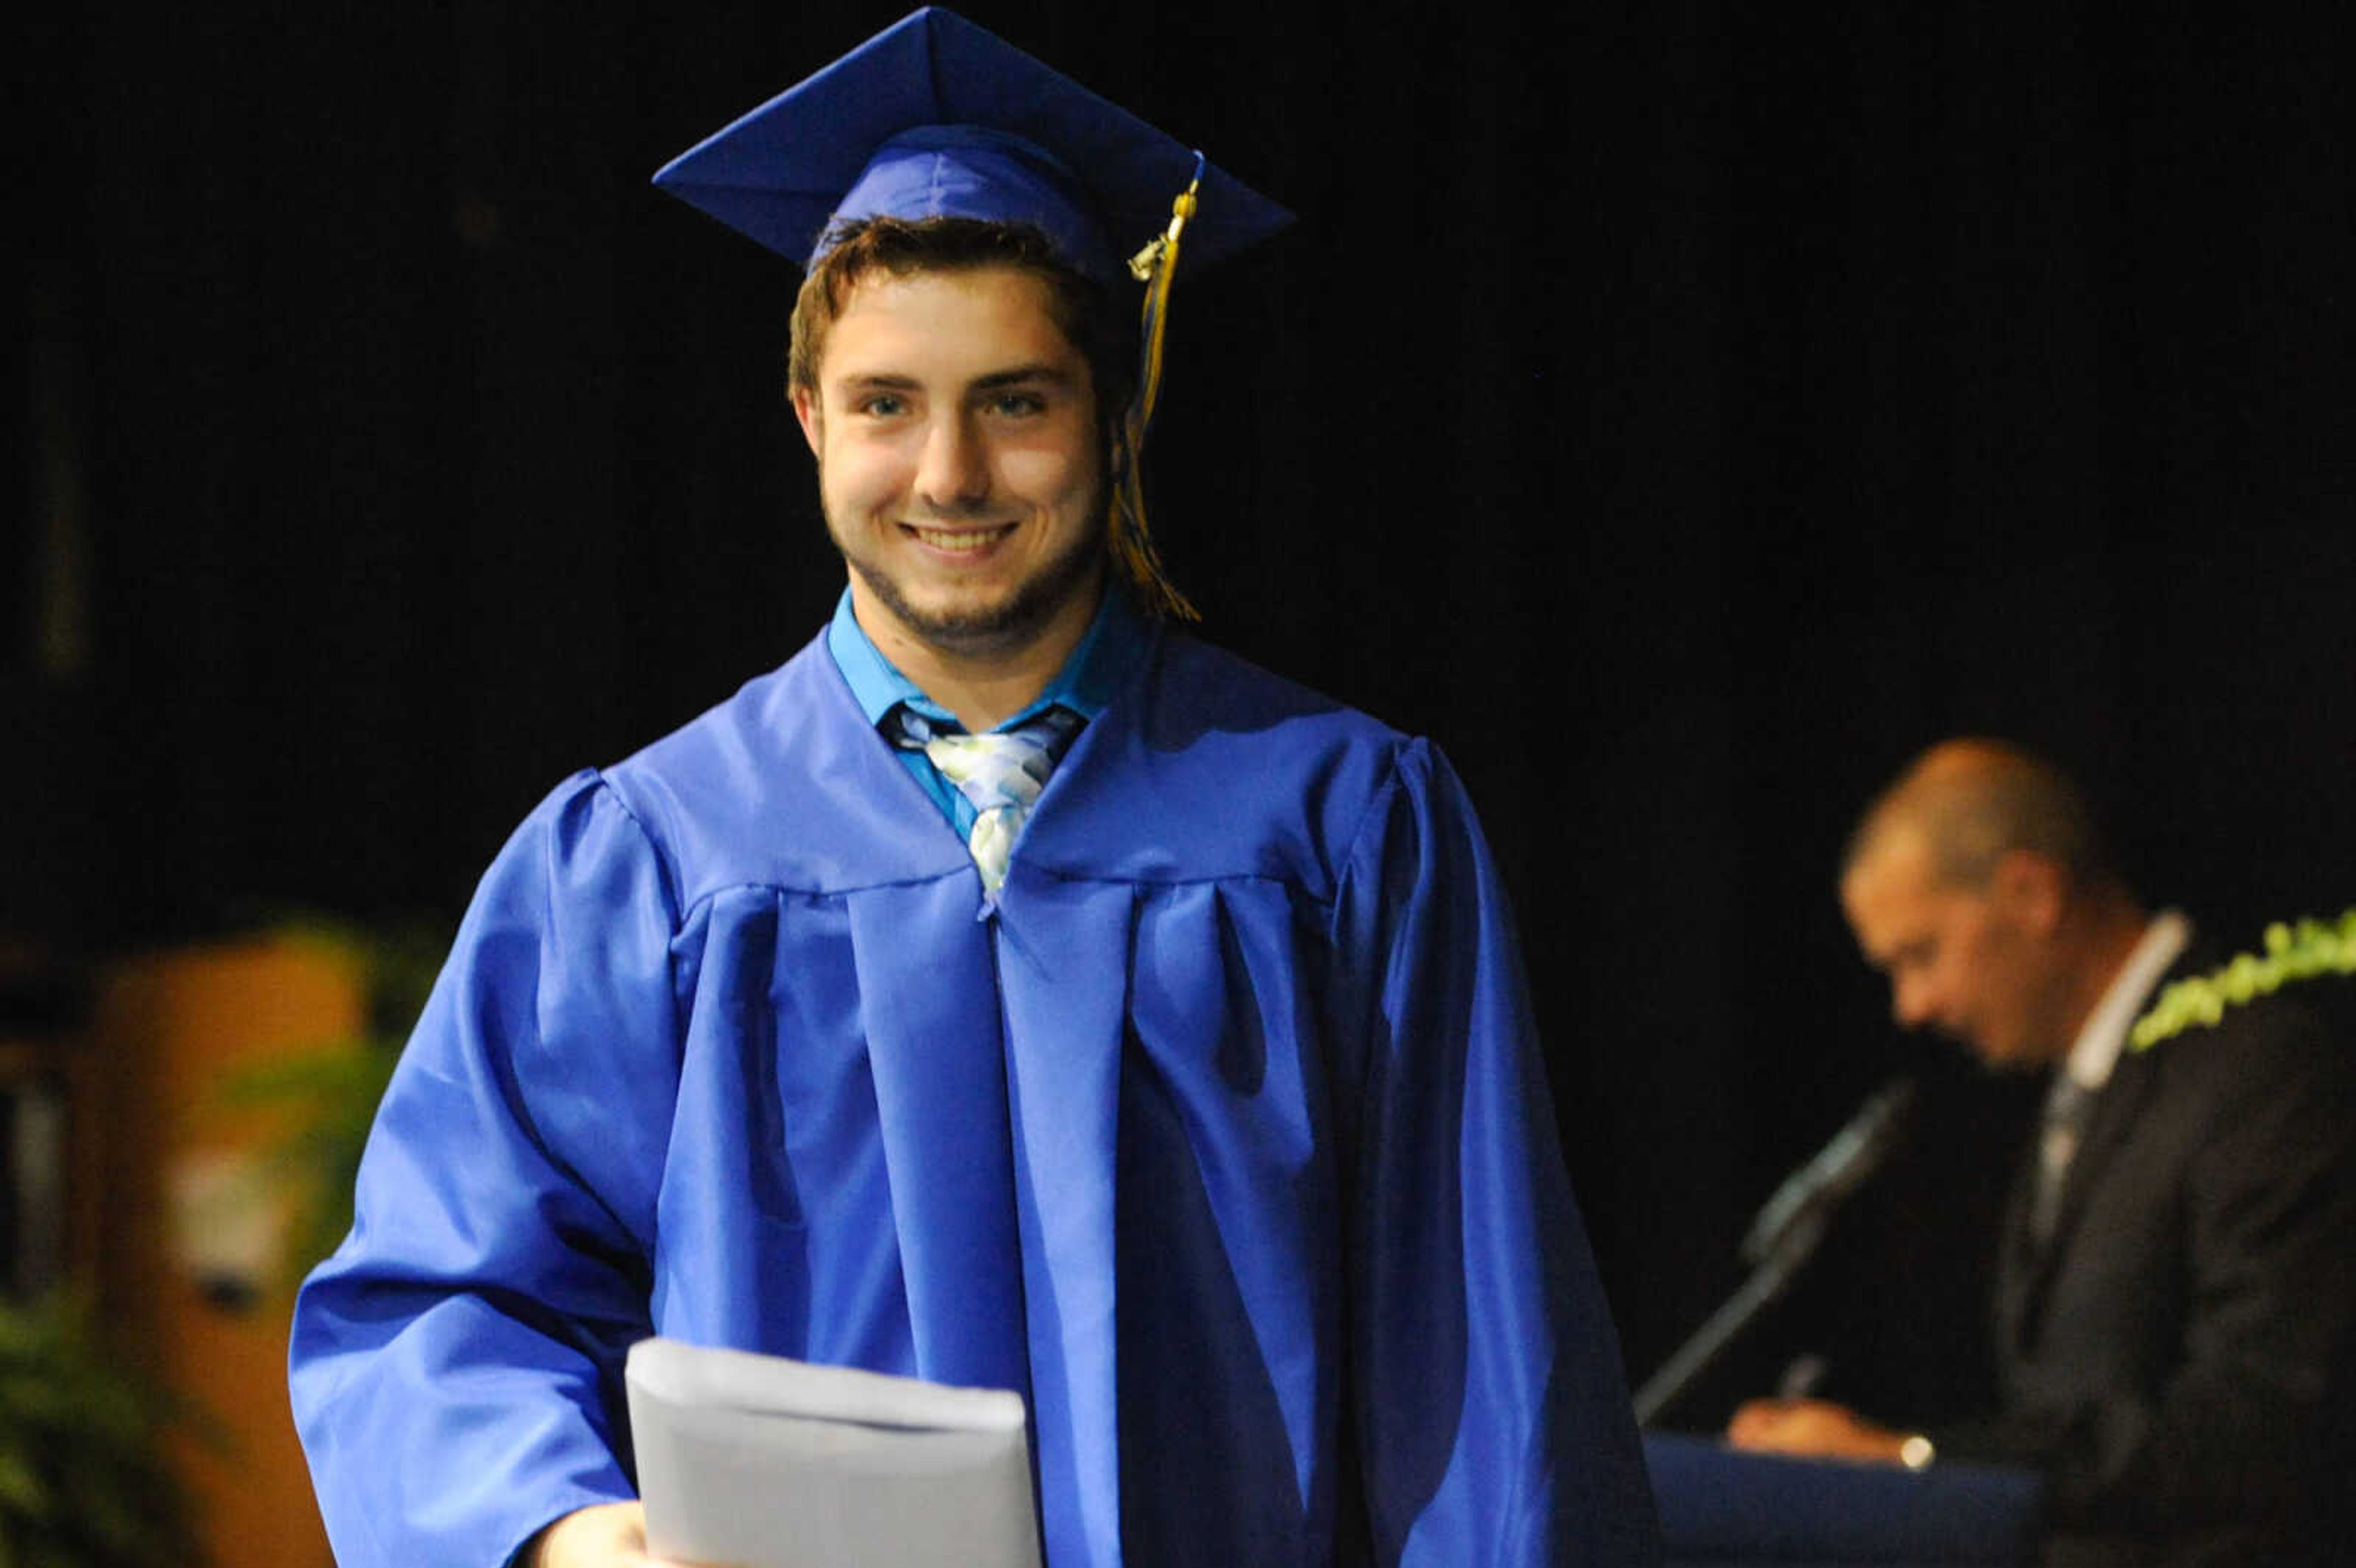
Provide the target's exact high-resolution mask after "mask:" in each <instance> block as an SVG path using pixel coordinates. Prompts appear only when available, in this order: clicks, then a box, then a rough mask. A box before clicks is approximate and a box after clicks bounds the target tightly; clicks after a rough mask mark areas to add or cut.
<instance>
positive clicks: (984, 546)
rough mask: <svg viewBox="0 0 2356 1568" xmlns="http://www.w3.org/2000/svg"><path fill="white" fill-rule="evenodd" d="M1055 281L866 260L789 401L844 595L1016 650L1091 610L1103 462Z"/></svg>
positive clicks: (945, 648)
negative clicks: (847, 587) (813, 385)
mask: <svg viewBox="0 0 2356 1568" xmlns="http://www.w3.org/2000/svg"><path fill="white" fill-rule="evenodd" d="M1047 305H1048V294H1047V285H1046V284H1045V283H1044V282H1043V281H1042V280H1040V279H1039V278H1037V277H1036V276H1034V275H1033V274H1031V273H1029V272H1020V271H1015V270H1013V269H1009V268H998V267H986V268H977V269H972V270H968V271H960V272H918V273H914V274H911V275H908V276H905V277H901V276H894V275H892V274H890V273H876V274H873V275H871V276H869V277H867V278H865V279H862V281H861V282H860V283H857V284H856V285H855V286H854V287H853V288H852V290H851V297H850V298H849V299H848V300H847V301H846V302H845V303H844V306H843V309H842V311H841V314H840V315H838V316H837V317H836V318H835V321H834V324H833V325H832V327H831V328H830V330H829V332H828V334H827V338H826V348H825V354H824V357H823V358H822V359H821V360H820V362H819V371H818V379H819V387H818V390H817V393H816V395H815V396H812V395H811V394H810V393H809V392H807V391H797V392H796V393H795V395H794V411H795V413H796V414H797V415H798V417H799V418H800V420H801V424H802V432H803V434H804V435H805V436H807V437H808V438H809V444H810V450H811V451H812V452H813V453H816V454H817V456H818V460H819V499H820V501H821V503H822V504H823V506H824V507H825V510H826V523H827V531H828V532H829V533H830V534H831V535H832V536H833V539H834V542H835V545H836V547H837V548H838V549H841V551H842V554H843V557H844V559H845V560H848V561H849V562H850V563H851V604H852V609H853V611H854V612H855V613H857V614H858V616H859V619H860V624H862V626H864V627H866V628H867V629H868V632H869V634H870V635H873V636H876V637H877V639H878V641H879V642H884V643H888V642H889V641H891V640H893V639H894V634H895V633H896V634H898V635H905V636H906V637H908V638H912V639H914V640H916V641H917V642H921V643H923V644H925V645H927V646H929V647H931V648H932V649H934V650H936V651H937V652H940V653H944V654H948V655H951V656H983V657H990V656H1004V655H1008V654H1012V653H1018V652H1020V651H1021V650H1023V649H1025V648H1027V647H1029V646H1031V645H1033V644H1034V643H1036V642H1037V641H1038V640H1039V639H1041V638H1042V637H1044V636H1049V635H1055V634H1056V633H1059V632H1068V633H1070V635H1072V636H1073V638H1074V639H1075V640H1076V637H1077V635H1078V631H1079V630H1080V629H1083V628H1085V626H1086V624H1087V619H1088V617H1090V616H1091V615H1093V614H1094V613H1095V609H1096V603H1097V596H1098V589H1099V585H1100V583H1101V581H1102V570H1101V568H1102V562H1103V559H1104V550H1105V539H1104V535H1105V530H1104V506H1105V461H1104V453H1103V451H1102V448H1101V446H1100V444H1099V429H1098V421H1097V410H1096V395H1095V389H1094V387H1093V385H1092V383H1091V381H1090V379H1089V374H1088V366H1087V360H1086V359H1085V358H1084V357H1082V356H1081V355H1080V353H1079V351H1078V350H1077V349H1076V348H1074V347H1073V346H1072V345H1071V343H1070V342H1069V341H1068V340H1066V337H1065V336H1064V334H1063V332H1062V331H1061V329H1059V328H1058V327H1057V326H1056V325H1055V320H1054V318H1053V317H1052V316H1051V315H1049V314H1048V310H1047Z"/></svg>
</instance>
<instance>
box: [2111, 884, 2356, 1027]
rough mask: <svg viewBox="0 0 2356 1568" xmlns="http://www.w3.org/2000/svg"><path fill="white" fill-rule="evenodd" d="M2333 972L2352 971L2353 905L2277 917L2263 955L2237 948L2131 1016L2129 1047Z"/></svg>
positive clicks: (2355, 950)
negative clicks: (2293, 918)
mask: <svg viewBox="0 0 2356 1568" xmlns="http://www.w3.org/2000/svg"><path fill="white" fill-rule="evenodd" d="M2330 976H2356V906H2351V908H2349V909H2348V910H2347V911H2345V912H2342V913H2341V915H2340V918H2339V919H2338V920H2337V921H2329V920H2302V921H2300V922H2299V923H2297V924H2296V925H2293V924H2292V923H2289V922H2287V921H2277V922H2276V923H2274V924H2272V925H2270V926H2268V927H2266V931H2265V953H2264V954H2263V955H2260V954H2256V953H2237V954H2235V955H2233V958H2232V959H2231V960H2229V961H2228V962H2226V963H2225V964H2223V965H2220V966H2218V967H2217V968H2215V969H2212V970H2211V971H2210V972H2209V973H2208V974H2206V975H2195V976H2191V977H2190V978H2189V979H2184V980H2179V981H2177V982H2176V983H2175V984H2174V985H2172V986H2169V987H2168V988H2167V989H2166V990H2164V991H2162V992H2160V994H2159V998H2158V1000H2157V1001H2155V1002H2154V1003H2152V1005H2151V1007H2150V1008H2148V1009H2147V1011H2146V1012H2145V1013H2144V1015H2143V1017H2141V1018H2139V1019H2136V1021H2135V1025H2134V1028H2133V1029H2131V1030H2129V1032H2128V1035H2127V1048H2128V1049H2129V1050H2131V1051H2149V1050H2150V1049H2151V1048H2152V1047H2153V1046H2155V1045H2158V1043H2159V1042H2160V1041H2162V1040H2169V1039H2172V1038H2174V1037H2175V1036H2177V1035H2179V1034H2182V1033H2183V1032H2184V1031H2185V1030H2186V1029H2213V1028H2215V1027H2216V1025H2217V1024H2218V1022H2219V1021H2220V1020H2221V1019H2223V1018H2224V1016H2225V1009H2226V1008H2235V1007H2240V1006H2241V1005H2242V1004H2244V1002H2247V1001H2250V1000H2251V999H2252V998H2254V997H2270V996H2272V995H2274V994H2275V993H2276V991H2278V990H2280V989H2281V988H2282V987H2285V986H2286V985H2291V984H2294V983H2296V982H2298V981H2302V980H2317V979H2323V978H2327V977H2330Z"/></svg>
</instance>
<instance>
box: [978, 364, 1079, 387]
mask: <svg viewBox="0 0 2356 1568" xmlns="http://www.w3.org/2000/svg"><path fill="white" fill-rule="evenodd" d="M1043 381H1044V382H1046V383H1048V384H1050V385H1052V386H1057V387H1067V386H1070V385H1071V384H1072V376H1071V373H1070V372H1069V371H1067V370H1065V369H1062V368H1058V367H1056V366H1054V365H1047V364H1038V365H1016V366H1013V367H1012V368H1008V369H1004V370H992V371H991V373H990V374H989V375H987V376H977V377H975V378H974V380H973V386H974V389H975V390H976V391H985V392H986V391H989V390H991V389H994V388H998V387H1016V386H1028V385H1031V384H1033V383H1036V382H1043Z"/></svg>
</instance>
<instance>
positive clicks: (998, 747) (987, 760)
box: [898, 708, 1081, 901]
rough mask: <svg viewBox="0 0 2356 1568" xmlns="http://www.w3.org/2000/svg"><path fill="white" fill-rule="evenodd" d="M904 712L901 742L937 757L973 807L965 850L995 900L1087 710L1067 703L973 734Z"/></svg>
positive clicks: (987, 896) (988, 895) (938, 765)
mask: <svg viewBox="0 0 2356 1568" xmlns="http://www.w3.org/2000/svg"><path fill="white" fill-rule="evenodd" d="M899 714H900V734H899V737H898V743H899V744H900V745H903V746H905V747H909V748H910V749H912V750H919V751H922V752H924V753H925V755H926V756H927V757H929V758H930V759H932V763H933V766H934V767H936V768H937V769H939V770H940V774H941V777H943V778H945V779H947V780H948V781H949V783H950V784H954V785H956V786H957V791H958V794H959V795H963V796H965V798H966V800H967V801H968V802H969V803H970V804H971V805H972V806H973V809H974V818H973V830H972V831H971V832H970V833H969V834H968V835H967V836H966V848H969V849H970V850H971V851H972V852H973V863H974V866H975V868H976V869H979V870H980V872H981V891H982V895H983V897H984V898H985V899H986V900H991V901H995V900H996V899H997V897H998V890H999V889H1000V888H1001V886H1003V885H1004V884H1005V881H1006V862H1007V859H1008V858H1009V857H1010V856H1012V854H1013V852H1014V839H1015V837H1016V836H1017V835H1018V834H1020V833H1021V832H1022V831H1023V818H1024V817H1026V816H1030V814H1031V807H1032V805H1033V804H1034V803H1036V802H1037V800H1038V798H1039V792H1040V791H1041V790H1043V789H1045V788H1046V787H1047V779H1048V776H1049V775H1050V774H1052V773H1055V764H1056V763H1058V762H1060V761H1061V760H1062V759H1063V755H1064V751H1065V748H1066V747H1068V746H1069V745H1070V744H1071V743H1072V737H1073V736H1075V735H1076V734H1078V733H1079V731H1080V724H1081V719H1080V716H1079V715H1078V714H1076V713H1075V712H1073V711H1072V710H1071V709H1068V708H1050V709H1047V710H1046V711H1045V712H1044V713H1041V714H1038V715H1036V716H1035V717H1033V718H1032V719H1030V720H1025V721H1024V722H1023V723H1021V724H1018V725H1016V726H1015V727H1014V728H1013V729H1012V730H993V731H991V732H990V733H989V734H986V735H968V734H964V733H961V732H959V733H946V734H944V733H936V732H935V731H933V728H932V726H931V725H930V724H928V723H927V722H926V720H925V718H924V716H923V715H922V714H919V713H916V712H913V711H911V710H910V709H905V708H903V709H899Z"/></svg>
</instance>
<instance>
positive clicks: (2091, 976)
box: [2061, 898, 2151, 1054]
mask: <svg viewBox="0 0 2356 1568" xmlns="http://www.w3.org/2000/svg"><path fill="white" fill-rule="evenodd" d="M2150 924H2151V917H2150V916H2149V915H2148V914H2147V913H2146V912H2144V911H2143V910H2142V909H2141V908H2140V907H2138V906H2137V905H2136V902H2135V901H2134V900H2132V899H2129V898H2115V899H2111V900H2106V901H2104V902H2103V903H2102V904H2100V905H2098V906H2096V907H2094V909H2092V910H2090V911H2089V912H2088V913H2087V918H2086V920H2085V922H2084V925H2083V929H2082V930H2081V931H2080V932H2079V933H2077V935H2076V937H2075V941H2076V943H2077V944H2078V948H2079V958H2078V961H2077V962H2076V963H2074V964H2072V965H2070V966H2069V971H2068V972H2069V974H2070V976H2071V980H2072V983H2071V989H2070V998H2069V1028H2068V1029H2067V1031H2066V1032H2065V1033H2064V1035H2063V1036H2062V1040H2061V1047H2062V1050H2063V1051H2064V1053H2065V1054H2066V1052H2067V1051H2068V1049H2069V1045H2070V1042H2071V1041H2072V1040H2075V1039H2077V1037H2078V1034H2079V1032H2080V1031H2081V1030H2082V1029H2084V1028H2085V1027H2086V1020H2087V1019H2090V1018H2092V1017H2093V1016H2094V1009H2095V1008H2098V1007H2100V1006H2101V1005H2102V1001H2103V998H2104V997H2105V996H2106V995H2108V994H2109V992H2110V989H2111V987H2112V986H2113V984H2115V982H2116V981H2117V979H2118V977H2119V973H2120V971H2122V970H2124V969H2125V968H2126V966H2127V961H2128V960H2129V959H2131V958H2133V957H2134V956H2135V951H2136V944H2139V943H2141V942H2142V941H2143V935H2144V932H2145V930H2146V929H2147V928H2148V927H2149V925H2150Z"/></svg>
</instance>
